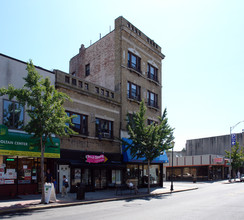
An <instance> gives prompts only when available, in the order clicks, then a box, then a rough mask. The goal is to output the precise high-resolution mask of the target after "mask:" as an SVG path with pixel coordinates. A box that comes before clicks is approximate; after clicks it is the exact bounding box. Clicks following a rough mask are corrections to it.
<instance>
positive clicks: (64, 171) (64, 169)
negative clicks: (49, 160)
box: [59, 165, 71, 192]
mask: <svg viewBox="0 0 244 220" xmlns="http://www.w3.org/2000/svg"><path fill="white" fill-rule="evenodd" d="M63 175H65V176H66V178H67V179H68V181H69V187H68V188H67V192H69V190H70V185H71V183H70V168H69V165H59V192H62V186H63Z"/></svg>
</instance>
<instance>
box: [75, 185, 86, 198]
mask: <svg viewBox="0 0 244 220" xmlns="http://www.w3.org/2000/svg"><path fill="white" fill-rule="evenodd" d="M76 187H77V192H76V193H77V194H76V199H77V200H83V199H85V185H83V184H80V183H77V185H76Z"/></svg>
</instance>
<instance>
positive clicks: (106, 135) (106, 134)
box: [102, 133, 111, 138]
mask: <svg viewBox="0 0 244 220" xmlns="http://www.w3.org/2000/svg"><path fill="white" fill-rule="evenodd" d="M102 137H103V138H111V135H110V134H109V133H102Z"/></svg>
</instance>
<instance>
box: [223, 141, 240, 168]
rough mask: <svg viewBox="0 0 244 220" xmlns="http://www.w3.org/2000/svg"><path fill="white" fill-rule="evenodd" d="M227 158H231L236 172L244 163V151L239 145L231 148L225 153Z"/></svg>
mask: <svg viewBox="0 0 244 220" xmlns="http://www.w3.org/2000/svg"><path fill="white" fill-rule="evenodd" d="M225 153H226V156H227V158H231V167H232V168H233V170H234V171H235V172H236V171H237V170H238V169H239V168H240V167H241V166H242V165H243V162H244V149H243V147H240V145H239V143H238V142H236V144H235V145H234V146H233V147H231V150H230V151H227V150H226V151H225Z"/></svg>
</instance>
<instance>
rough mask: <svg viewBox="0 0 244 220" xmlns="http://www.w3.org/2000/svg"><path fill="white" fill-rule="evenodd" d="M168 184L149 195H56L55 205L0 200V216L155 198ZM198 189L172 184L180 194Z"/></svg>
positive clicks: (23, 198)
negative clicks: (78, 197)
mask: <svg viewBox="0 0 244 220" xmlns="http://www.w3.org/2000/svg"><path fill="white" fill-rule="evenodd" d="M170 184H171V183H170V182H164V187H157V188H151V193H150V194H148V193H147V188H140V189H139V190H138V191H139V192H138V194H136V195H135V194H134V191H130V190H124V191H122V193H120V192H119V194H118V195H116V190H115V189H109V190H100V191H96V192H86V193H85V199H84V200H77V199H76V193H68V196H67V197H66V198H62V197H61V194H57V201H56V202H55V203H49V204H40V200H41V195H40V194H38V195H20V196H19V197H18V198H17V199H9V200H0V215H1V214H3V213H11V212H18V211H31V210H38V209H47V208H58V207H65V206H74V205H85V204H92V203H98V202H108V201H115V200H124V199H135V198H140V197H146V196H156V195H161V194H168V193H171V192H170ZM194 189H198V187H197V184H193V183H191V182H190V183H189V182H174V191H173V193H175V192H182V191H188V190H194Z"/></svg>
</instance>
